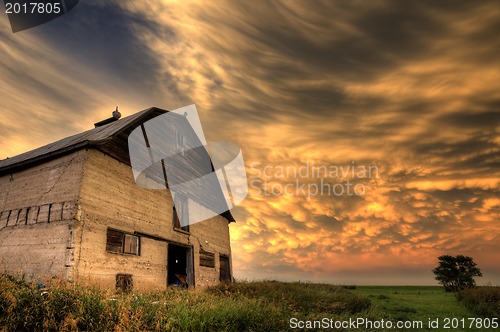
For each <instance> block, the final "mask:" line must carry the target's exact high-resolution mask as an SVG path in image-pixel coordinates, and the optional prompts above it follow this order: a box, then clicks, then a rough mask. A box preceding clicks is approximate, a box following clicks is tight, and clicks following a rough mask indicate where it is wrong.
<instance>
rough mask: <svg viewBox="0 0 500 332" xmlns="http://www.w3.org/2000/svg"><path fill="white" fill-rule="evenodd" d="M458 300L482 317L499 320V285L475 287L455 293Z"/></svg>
mask: <svg viewBox="0 0 500 332" xmlns="http://www.w3.org/2000/svg"><path fill="white" fill-rule="evenodd" d="M457 298H458V300H459V301H460V302H461V303H462V304H463V305H464V306H465V307H467V308H468V309H469V310H471V311H473V312H474V313H476V314H478V315H480V316H483V317H497V318H498V320H500V287H476V288H471V289H466V290H463V291H461V292H459V293H458V294H457Z"/></svg>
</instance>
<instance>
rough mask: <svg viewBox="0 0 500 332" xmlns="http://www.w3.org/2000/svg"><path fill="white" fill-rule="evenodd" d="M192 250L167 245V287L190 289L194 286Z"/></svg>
mask: <svg viewBox="0 0 500 332" xmlns="http://www.w3.org/2000/svg"><path fill="white" fill-rule="evenodd" d="M193 272H194V271H193V250H192V248H190V247H184V246H180V245H176V244H171V243H169V244H168V265H167V285H168V286H178V287H190V286H193V285H194V273H193Z"/></svg>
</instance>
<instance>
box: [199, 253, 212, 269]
mask: <svg viewBox="0 0 500 332" xmlns="http://www.w3.org/2000/svg"><path fill="white" fill-rule="evenodd" d="M200 266H206V267H215V254H214V253H213V252H208V251H205V250H203V249H202V248H200Z"/></svg>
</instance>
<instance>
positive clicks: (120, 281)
mask: <svg viewBox="0 0 500 332" xmlns="http://www.w3.org/2000/svg"><path fill="white" fill-rule="evenodd" d="M133 288H134V283H133V280H132V275H131V274H117V275H116V291H117V292H123V293H130V292H131V291H132V289H133Z"/></svg>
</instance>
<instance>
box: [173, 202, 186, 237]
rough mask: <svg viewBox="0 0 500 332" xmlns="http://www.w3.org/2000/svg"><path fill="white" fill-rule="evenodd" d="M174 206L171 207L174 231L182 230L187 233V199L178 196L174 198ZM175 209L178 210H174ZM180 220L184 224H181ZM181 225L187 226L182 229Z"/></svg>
mask: <svg viewBox="0 0 500 332" xmlns="http://www.w3.org/2000/svg"><path fill="white" fill-rule="evenodd" d="M175 202H176V203H175V205H174V207H173V211H172V215H173V224H174V229H177V230H179V229H180V230H183V231H185V232H189V220H188V218H189V214H188V212H189V211H188V206H187V202H188V201H187V199H185V198H183V197H181V196H179V195H178V194H177V195H176V197H175ZM176 207H177V208H178V209H176ZM181 220H183V221H184V222H183V223H181ZM182 224H185V225H186V224H187V225H186V226H184V227H182V226H181V225H182Z"/></svg>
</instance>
